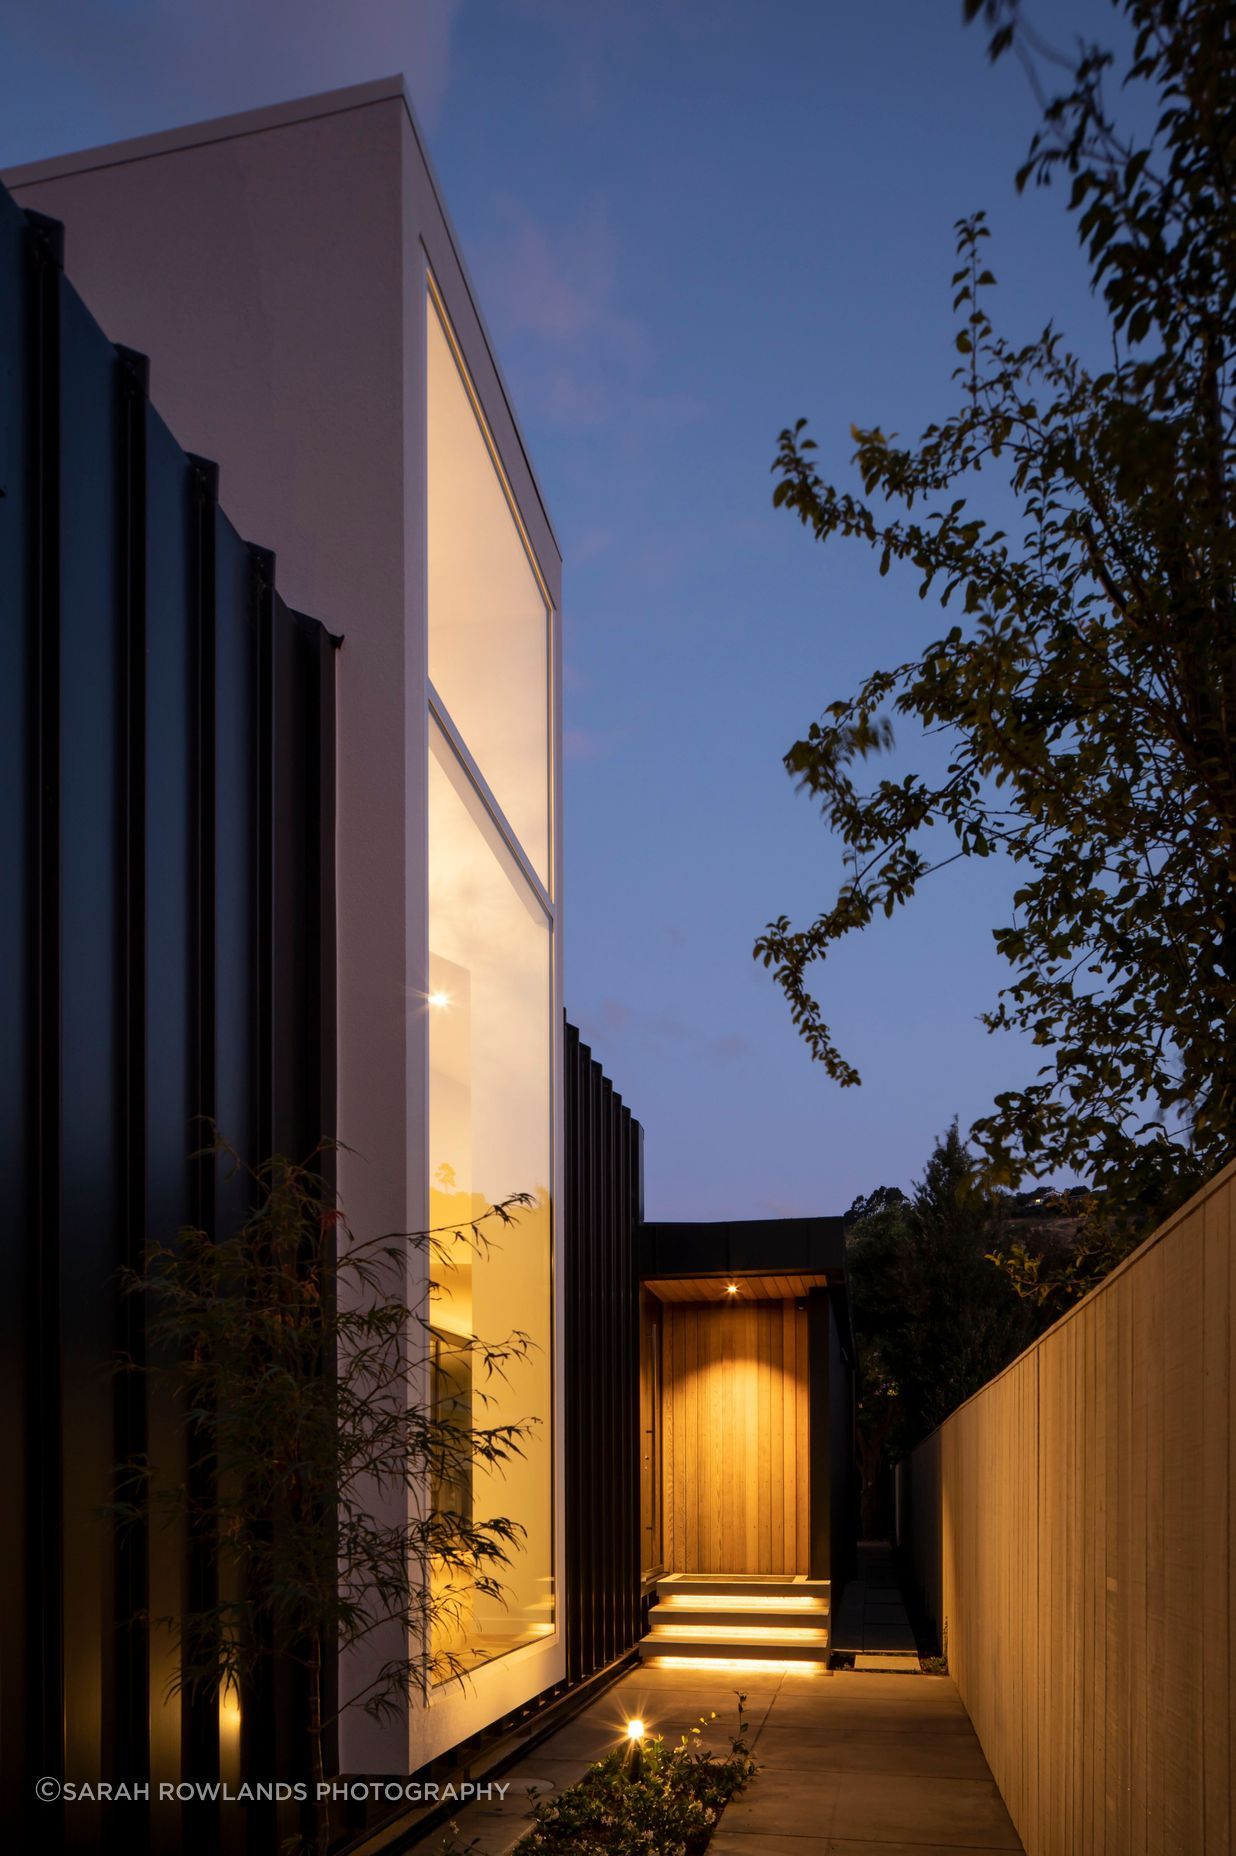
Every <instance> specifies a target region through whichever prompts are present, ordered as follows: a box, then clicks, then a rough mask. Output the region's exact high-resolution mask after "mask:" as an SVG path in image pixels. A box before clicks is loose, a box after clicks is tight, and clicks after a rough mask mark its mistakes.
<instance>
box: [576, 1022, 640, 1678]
mask: <svg viewBox="0 0 1236 1856" xmlns="http://www.w3.org/2000/svg"><path fill="white" fill-rule="evenodd" d="M564 1069H565V1076H564V1089H565V1098H566V1101H565V1108H566V1114H565V1121H566V1205H565V1227H566V1243H565V1253H564V1263H565V1271H566V1281H565V1291H566V1298H565V1299H566V1337H565V1338H566V1349H565V1351H566V1382H565V1385H564V1387H563V1397H564V1419H565V1430H566V1549H567V1551H566V1567H567V1593H566V1623H567V1679H568V1681H570V1682H579V1681H582V1680H583V1679H584V1678H585V1677H587V1676H589V1675H591V1674H592V1673H593V1672H594V1671H595V1670H598V1669H601V1668H604V1666H605V1665H606V1664H607V1663H610V1662H613V1661H614V1659H615V1658H616V1657H620V1656H623V1655H625V1654H626V1652H627V1651H629V1650H631V1649H633V1648H634V1646H635V1644H636V1643H637V1642H638V1641H639V1638H640V1634H641V1625H640V1512H639V1441H640V1440H639V1266H638V1259H637V1242H638V1235H639V1220H640V1215H641V1209H642V1204H641V1201H642V1182H641V1171H642V1159H641V1141H642V1138H643V1137H642V1131H641V1129H640V1125H639V1123H638V1122H637V1121H635V1120H634V1119H633V1118H632V1115H631V1111H630V1109H629V1108H626V1107H624V1106H623V1102H622V1098H621V1096H620V1095H619V1094H618V1093H617V1091H616V1090H615V1088H614V1086H613V1084H612V1083H611V1082H610V1080H609V1078H608V1077H607V1076H606V1075H605V1073H604V1071H603V1070H602V1068H601V1066H600V1064H599V1063H597V1062H596V1061H595V1060H594V1059H593V1056H592V1053H591V1051H590V1050H589V1048H588V1046H587V1045H586V1044H583V1043H581V1041H580V1036H579V1032H578V1031H577V1030H576V1029H575V1027H574V1025H571V1024H568V1025H567V1027H566V1043H565V1063H564Z"/></svg>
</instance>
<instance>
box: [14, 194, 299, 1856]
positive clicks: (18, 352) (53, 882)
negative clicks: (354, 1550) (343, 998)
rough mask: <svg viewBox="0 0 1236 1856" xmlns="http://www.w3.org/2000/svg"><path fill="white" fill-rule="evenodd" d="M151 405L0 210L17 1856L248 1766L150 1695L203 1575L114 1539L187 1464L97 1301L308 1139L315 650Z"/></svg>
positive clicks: (214, 1220)
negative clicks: (166, 1632)
mask: <svg viewBox="0 0 1236 1856" xmlns="http://www.w3.org/2000/svg"><path fill="white" fill-rule="evenodd" d="M145 375H146V370H145V365H144V363H143V361H142V359H141V357H140V356H136V355H132V354H128V353H126V352H124V351H118V350H117V349H116V348H114V347H113V346H112V345H111V344H110V343H109V342H108V341H107V340H106V338H105V337H104V336H103V334H102V332H101V331H100V329H99V327H98V325H97V324H96V323H95V322H94V321H93V319H92V318H91V316H90V315H89V312H88V311H87V310H86V308H85V307H84V305H83V304H82V302H81V300H80V298H79V297H78V296H77V295H76V293H75V292H74V291H73V289H72V288H71V287H70V285H69V284H68V283H67V281H66V279H65V277H64V274H63V271H62V269H61V262H60V252H59V229H58V228H57V227H55V226H54V225H52V224H50V223H48V222H41V221H37V220H32V219H28V218H27V216H26V215H24V214H22V213H21V212H20V211H19V210H18V209H17V207H16V206H15V205H14V204H13V202H12V200H11V199H10V198H9V196H8V195H7V194H6V193H4V192H3V190H2V189H0V492H2V494H0V625H2V627H3V637H4V649H5V666H6V675H5V678H4V680H3V686H2V688H3V693H2V695H0V704H2V706H3V707H2V713H0V867H2V869H3V909H2V911H0V956H2V967H3V981H2V982H0V999H2V1001H3V1004H2V1006H0V1141H2V1143H3V1145H2V1149H0V1151H2V1153H3V1162H2V1168H0V1189H2V1190H3V1193H4V1206H5V1218H4V1223H3V1238H2V1240H0V1241H2V1243H3V1247H4V1248H3V1269H4V1281H5V1289H6V1293H5V1295H4V1297H3V1299H2V1306H3V1315H2V1316H0V1320H2V1322H3V1328H2V1330H0V1371H2V1373H3V1391H4V1399H5V1405H4V1411H5V1424H4V1426H3V1427H2V1430H0V1450H2V1451H3V1462H2V1463H0V1475H2V1476H3V1486H4V1488H5V1493H6V1525H5V1528H4V1529H3V1531H2V1533H0V1539H2V1541H3V1545H2V1546H0V1557H2V1563H3V1591H4V1617H5V1628H4V1631H3V1634H2V1636H3V1641H2V1645H0V1711H2V1715H3V1723H4V1732H3V1737H2V1739H3V1746H2V1753H3V1766H4V1771H3V1786H4V1795H3V1802H2V1804H0V1819H2V1821H3V1823H4V1824H5V1826H6V1828H9V1830H10V1834H9V1836H8V1837H7V1839H6V1843H7V1846H8V1847H29V1848H48V1849H50V1848H54V1847H58V1846H59V1845H60V1843H61V1841H62V1840H63V1843H64V1845H65V1847H67V1848H69V1849H83V1850H84V1849H89V1850H96V1849H103V1850H110V1849H123V1850H125V1851H132V1852H140V1851H142V1850H145V1849H147V1848H150V1849H153V1850H164V1849H167V1850H172V1849H188V1850H193V1849H208V1848H213V1847H216V1846H218V1837H219V1835H220V1834H221V1833H220V1826H219V1824H218V1823H217V1822H215V1821H213V1820H212V1818H211V1816H210V1814H209V1812H208V1811H207V1812H203V1813H200V1814H198V1815H197V1816H196V1818H193V1817H191V1816H190V1814H189V1813H187V1812H184V1811H183V1810H182V1808H181V1807H179V1806H175V1805H159V1804H158V1802H157V1782H158V1781H160V1780H163V1781H169V1782H174V1781H177V1780H180V1779H183V1778H206V1779H209V1778H213V1777H216V1776H222V1777H229V1776H234V1775H235V1772H236V1771H238V1770H239V1766H238V1763H237V1762H238V1761H239V1760H240V1758H241V1754H242V1749H241V1747H240V1746H239V1745H236V1746H235V1747H230V1746H229V1745H228V1744H227V1743H226V1737H225V1739H224V1743H223V1744H221V1740H220V1723H219V1721H218V1719H217V1718H214V1716H213V1715H212V1714H209V1713H207V1712H206V1711H203V1710H200V1709H192V1708H190V1707H188V1706H187V1705H184V1704H182V1703H181V1702H180V1701H179V1700H178V1699H174V1698H172V1699H169V1697H168V1693H167V1690H168V1683H169V1679H170V1678H172V1677H174V1674H175V1670H174V1668H173V1667H172V1665H171V1661H170V1654H169V1650H168V1647H167V1641H166V1639H165V1638H164V1637H163V1636H162V1634H161V1633H159V1632H158V1631H154V1630H151V1631H149V1632H147V1631H146V1630H144V1629H142V1628H141V1627H139V1626H138V1625H136V1624H135V1623H134V1622H133V1620H134V1619H135V1618H136V1617H137V1615H138V1614H139V1613H142V1612H145V1611H149V1612H150V1613H152V1614H154V1615H158V1614H159V1613H161V1612H167V1611H171V1612H176V1611H179V1610H180V1609H181V1608H182V1606H183V1604H184V1602H185V1599H186V1596H187V1595H188V1594H191V1593H193V1594H196V1595H197V1596H198V1597H201V1596H202V1595H203V1594H206V1593H208V1592H209V1590H210V1582H211V1579H212V1576H213V1570H212V1566H211V1564H210V1559H209V1555H208V1553H207V1551H206V1550H205V1548H204V1546H203V1544H202V1543H200V1542H197V1543H195V1542H190V1541H188V1540H186V1539H184V1538H183V1537H181V1536H179V1535H177V1534H176V1533H175V1532H174V1531H173V1530H168V1529H164V1528H151V1529H149V1530H147V1531H145V1532H141V1531H137V1530H135V1531H131V1532H129V1533H127V1534H125V1535H123V1536H119V1535H118V1534H117V1530H116V1529H115V1527H114V1526H113V1525H112V1523H111V1522H110V1521H109V1520H108V1518H107V1516H106V1513H105V1504H106V1503H107V1502H108V1501H109V1499H110V1498H111V1497H112V1495H113V1486H112V1481H113V1475H112V1472H113V1468H114V1465H115V1464H116V1463H117V1462H118V1461H121V1460H123V1459H124V1458H125V1457H126V1456H127V1455H128V1454H129V1453H131V1452H141V1451H143V1450H146V1451H149V1453H150V1454H151V1455H152V1456H154V1457H156V1458H157V1459H158V1461H159V1462H160V1464H161V1465H162V1466H163V1467H164V1468H172V1469H184V1470H185V1471H187V1472H188V1473H190V1474H191V1473H192V1469H193V1466H192V1465H191V1464H187V1463H185V1461H184V1459H183V1454H182V1452H183V1444H182V1441H181V1439H182V1433H181V1431H180V1429H179V1426H178V1424H177V1423H176V1422H175V1420H174V1419H173V1417H172V1416H171V1414H169V1413H168V1412H166V1411H164V1410H160V1409H159V1408H158V1407H157V1405H154V1404H153V1403H152V1401H151V1400H149V1399H148V1397H147V1393H146V1388H145V1385H144V1382H143V1381H142V1380H141V1379H140V1378H135V1377H129V1378H127V1379H126V1378H124V1377H123V1376H119V1375H117V1374H116V1373H115V1372H114V1370H113V1368H114V1363H115V1361H116V1358H117V1355H118V1354H119V1353H120V1352H121V1351H126V1352H129V1353H131V1354H132V1355H133V1356H134V1357H135V1358H136V1359H138V1360H140V1359H141V1358H142V1356H143V1347H144V1341H143V1335H142V1331H141V1322H140V1309H139V1307H138V1305H137V1304H136V1303H135V1302H134V1301H132V1300H126V1299H125V1298H123V1297H122V1296H121V1295H120V1294H119V1293H118V1272H119V1271H120V1270H121V1269H122V1268H123V1267H124V1266H125V1265H126V1264H136V1263H138V1262H140V1259H141V1256H142V1249H143V1243H144V1241H145V1239H146V1237H147V1236H149V1237H151V1238H158V1239H163V1238H168V1237H171V1236H172V1235H174V1233H175V1230H176V1229H177V1227H178V1226H179V1225H181V1224H183V1223H186V1222H194V1223H200V1224H203V1225H204V1226H205V1227H206V1228H208V1229H216V1230H222V1229H225V1228H227V1227H228V1226H229V1225H230V1223H231V1222H232V1221H233V1220H234V1219H235V1216H236V1214H237V1213H238V1212H240V1211H241V1210H242V1209H243V1205H242V1202H241V1201H240V1200H239V1199H238V1198H237V1196H236V1188H235V1186H234V1185H232V1186H229V1185H228V1183H227V1182H225V1181H222V1180H220V1179H218V1178H217V1177H216V1173H215V1169H214V1167H213V1165H211V1164H210V1163H209V1162H206V1161H202V1160H195V1159H194V1158H193V1157H192V1156H193V1153H194V1150H195V1149H197V1148H198V1147H200V1145H201V1140H202V1132H203V1129H204V1127H205V1125H206V1122H207V1121H213V1122H215V1123H216V1124H217V1125H218V1126H219V1127H220V1129H221V1130H222V1131H224V1132H225V1133H226V1134H227V1136H228V1138H229V1139H230V1140H232V1141H233V1142H234V1143H235V1145H236V1146H237V1147H238V1148H239V1149H240V1150H241V1151H242V1153H244V1154H245V1155H246V1157H251V1158H254V1159H260V1158H262V1157H264V1156H265V1155H266V1154H267V1153H269V1152H270V1151H272V1150H273V1149H275V1148H280V1149H283V1150H284V1151H290V1152H294V1153H304V1152H307V1151H308V1150H309V1149H310V1148H311V1147H312V1146H313V1145H314V1143H315V1142H316V1141H317V1140H318V1139H319V1138H320V1136H322V1135H323V1134H329V1133H330V1132H331V1129H332V1125H333V1104H334V1073H333V1055H332V1053H333V1024H334V998H333V985H334V937H333V926H332V924H333V873H332V866H333V849H332V845H333V837H332V832H333V821H332V812H333V778H332V770H333V760H334V746H333V743H334V715H333V678H334V670H333V641H332V640H331V639H330V638H329V636H328V634H327V633H325V632H324V631H323V629H322V627H321V626H320V625H318V624H316V623H314V622H312V621H310V620H308V619H305V618H303V617H301V616H300V615H299V614H295V613H292V612H289V611H288V610H287V608H286V607H285V606H284V605H283V603H282V601H281V600H280V599H279V598H278V595H277V594H276V592H275V590H274V584H273V578H272V574H273V562H272V561H271V558H270V557H269V556H268V555H266V554H264V553H262V552H261V551H260V550H257V549H254V548H252V547H250V546H249V545H248V544H246V543H244V542H242V541H241V540H240V539H239V538H238V537H237V535H236V534H235V531H234V530H233V529H232V528H231V526H230V524H229V523H228V522H227V520H226V518H225V517H224V516H222V515H221V513H220V511H219V507H218V501H217V493H216V483H215V472H214V470H213V468H212V467H211V466H210V465H208V464H205V463H203V462H202V461H200V460H197V459H193V458H190V457H188V456H186V454H185V453H184V452H183V451H182V450H181V449H180V447H179V446H178V445H177V444H176V442H175V440H174V439H173V438H172V436H171V434H170V433H169V432H168V431H167V428H166V427H165V426H164V425H163V423H162V421H161V420H160V419H159V417H158V415H157V414H156V413H155V412H154V411H153V409H152V407H151V405H150V403H149V400H148V399H147V396H146V377H145ZM295 1704H296V1698H295V1696H294V1695H293V1694H291V1693H290V1692H287V1693H285V1692H283V1691H282V1690H278V1689H276V1690H274V1691H272V1693H271V1694H269V1695H267V1696H263V1697H259V1698H254V1700H253V1705H252V1706H247V1707H246V1709H245V1711H244V1724H243V1728H242V1729H241V1733H242V1735H243V1739H244V1743H245V1744H244V1749H243V1752H244V1759H245V1764H246V1766H247V1767H248V1768H249V1770H250V1771H255V1770H260V1771H261V1772H263V1773H266V1772H268V1771H273V1770H276V1769H280V1770H281V1769H282V1768H276V1766H275V1764H274V1758H275V1754H276V1752H277V1751H278V1750H279V1748H280V1743H281V1742H283V1741H284V1740H285V1739H286V1737H287V1735H288V1733H289V1722H290V1721H291V1718H292V1716H293V1714H294V1712H295ZM302 1739H303V1736H302ZM229 1768H231V1769H230V1770H229ZM44 1775H46V1776H49V1777H71V1778H72V1779H74V1780H76V1781H77V1782H78V1783H79V1784H80V1783H86V1782H89V1783H92V1784H96V1785H97V1784H98V1782H100V1781H102V1780H110V1781H112V1782H113V1783H115V1782H116V1781H118V1780H120V1779H122V1778H128V1779H130V1780H132V1779H140V1778H143V1777H146V1776H147V1775H148V1776H149V1777H150V1778H151V1779H152V1780H154V1781H155V1791H154V1797H155V1802H152V1803H150V1805H149V1807H148V1808H142V1807H131V1808H123V1817H118V1816H116V1815H115V1814H113V1813H112V1812H109V1811H108V1810H105V1809H104V1808H103V1807H98V1806H83V1805H74V1806H72V1807H68V1808H66V1809H65V1810H64V1813H63V1818H61V1816H60V1814H59V1812H58V1810H57V1808H56V1807H55V1806H50V1805H39V1804H36V1803H35V1801H34V1798H33V1792H32V1781H33V1779H34V1778H36V1777H40V1776H44ZM235 1815H236V1814H233V1816H235ZM240 1828H241V1826H240V1825H239V1823H237V1829H238V1830H239V1829H240ZM252 1828H253V1829H254V1830H255V1831H257V1832H258V1833H259V1834H262V1835H264V1834H266V1832H267V1831H269V1832H270V1833H271V1835H270V1837H269V1839H268V1840H269V1842H270V1845H271V1847H274V1845H275V1843H276V1842H277V1835H275V1834H274V1833H275V1831H276V1826H274V1825H273V1823H270V1824H268V1825H266V1826H265V1827H263V1826H262V1825H260V1824H258V1823H257V1822H255V1823H254V1824H253V1825H252ZM285 1828H286V1827H285ZM222 1834H224V1835H225V1836H226V1834H227V1833H226V1832H223V1833H222ZM223 1847H227V1845H226V1844H225V1845H224V1846H223Z"/></svg>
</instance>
